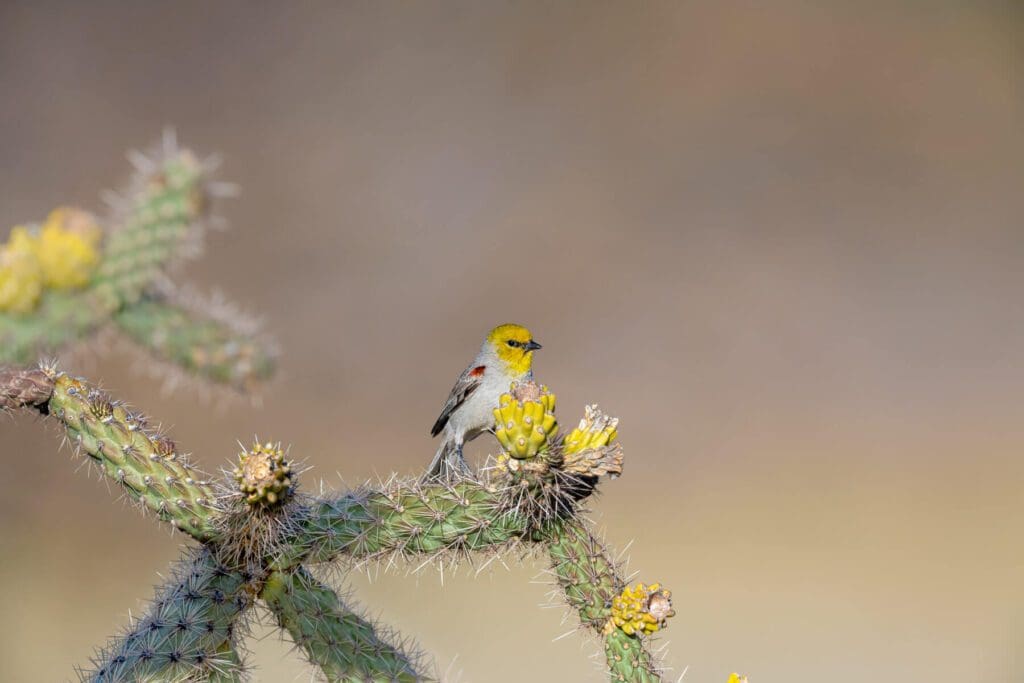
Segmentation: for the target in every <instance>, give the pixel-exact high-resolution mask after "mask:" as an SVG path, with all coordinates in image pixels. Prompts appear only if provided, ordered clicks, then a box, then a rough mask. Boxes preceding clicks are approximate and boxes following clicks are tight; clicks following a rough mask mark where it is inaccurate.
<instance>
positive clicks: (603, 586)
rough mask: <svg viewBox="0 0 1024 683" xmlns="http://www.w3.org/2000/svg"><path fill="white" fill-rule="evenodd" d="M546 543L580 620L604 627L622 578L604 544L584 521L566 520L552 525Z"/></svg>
mask: <svg viewBox="0 0 1024 683" xmlns="http://www.w3.org/2000/svg"><path fill="white" fill-rule="evenodd" d="M547 546H548V555H549V556H550V558H551V565H552V569H553V570H554V573H555V577H556V578H557V579H558V584H559V585H560V586H561V587H562V591H563V592H564V593H565V600H566V602H568V603H569V606H570V607H571V608H573V609H574V610H575V611H576V613H577V614H578V615H579V618H580V623H582V624H584V625H585V626H589V627H591V628H593V629H595V630H601V629H602V628H604V625H605V624H606V623H607V622H608V619H609V617H610V616H611V612H610V610H609V606H610V605H611V604H612V601H613V600H615V598H616V597H618V595H619V593H620V592H621V590H622V579H621V578H620V577H619V575H618V572H617V571H616V568H615V564H614V563H613V562H612V561H611V559H610V558H609V557H608V553H607V551H606V550H605V548H604V545H603V544H602V543H601V541H599V540H598V539H597V538H595V537H594V535H593V534H592V533H591V532H590V530H589V529H587V528H586V526H585V525H584V524H583V522H581V521H578V520H566V521H565V522H563V523H561V524H558V525H556V526H553V527H552V529H551V530H550V532H549V534H548V541H547Z"/></svg>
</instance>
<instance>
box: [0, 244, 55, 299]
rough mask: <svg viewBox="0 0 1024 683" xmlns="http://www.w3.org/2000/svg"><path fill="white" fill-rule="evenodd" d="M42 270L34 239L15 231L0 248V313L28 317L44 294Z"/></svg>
mask: <svg viewBox="0 0 1024 683" xmlns="http://www.w3.org/2000/svg"><path fill="white" fill-rule="evenodd" d="M43 281H44V280H43V269H42V267H41V266H40V265H39V261H38V260H37V259H36V254H35V238H33V237H32V236H31V235H30V234H29V232H28V230H26V229H25V228H21V227H19V228H14V230H12V231H11V237H10V239H9V240H8V242H7V244H6V245H4V246H3V247H2V248H0V311H3V312H8V313H30V312H32V311H33V310H34V309H35V307H36V305H37V304H38V303H39V297H40V296H42V293H43Z"/></svg>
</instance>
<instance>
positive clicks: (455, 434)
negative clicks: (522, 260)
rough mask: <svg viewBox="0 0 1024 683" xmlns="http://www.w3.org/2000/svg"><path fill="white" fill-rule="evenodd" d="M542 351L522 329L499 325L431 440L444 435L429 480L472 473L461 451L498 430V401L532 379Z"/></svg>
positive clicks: (447, 403)
mask: <svg viewBox="0 0 1024 683" xmlns="http://www.w3.org/2000/svg"><path fill="white" fill-rule="evenodd" d="M539 348H541V346H540V344H538V343H537V342H535V341H534V340H533V335H531V334H530V331H529V330H528V329H526V328H525V327H523V326H522V325H514V324H511V323H508V324H505V325H498V326H497V327H495V328H494V329H493V330H491V331H490V333H488V335H487V338H486V339H485V340H484V343H483V346H482V347H480V353H478V354H477V355H476V358H474V359H473V362H472V363H470V364H469V367H467V368H466V369H465V370H463V371H462V374H461V375H459V379H458V380H456V381H455V386H454V387H452V391H451V393H450V394H448V400H447V401H445V404H444V408H442V409H441V416H440V417H438V418H437V422H435V423H434V426H433V428H432V429H431V430H430V435H431V436H437V435H438V434H440V433H441V432H442V431H444V436H443V438H442V441H441V447H440V448H438V449H437V454H436V455H434V459H433V460H432V461H431V463H430V467H429V469H428V470H427V475H426V476H427V478H428V479H440V480H443V481H450V480H451V479H452V478H453V477H455V476H456V475H457V474H465V473H467V472H469V467H468V466H467V465H466V461H465V459H464V458H463V457H462V446H463V444H464V443H466V442H467V441H472V440H473V439H475V438H476V437H478V436H480V435H481V434H483V433H484V432H486V431H489V430H491V429H492V428H493V427H494V413H493V411H494V409H495V408H497V407H498V398H500V397H501V395H502V394H504V393H507V392H508V390H509V386H510V385H511V384H512V382H522V381H524V380H528V379H532V378H533V352H534V351H536V350H537V349H539Z"/></svg>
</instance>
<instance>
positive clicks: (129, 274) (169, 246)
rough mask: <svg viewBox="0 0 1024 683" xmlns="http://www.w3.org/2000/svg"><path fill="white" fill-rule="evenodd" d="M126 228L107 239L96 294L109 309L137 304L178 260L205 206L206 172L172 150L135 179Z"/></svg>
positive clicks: (189, 157)
mask: <svg viewBox="0 0 1024 683" xmlns="http://www.w3.org/2000/svg"><path fill="white" fill-rule="evenodd" d="M134 184H135V188H134V190H135V191H134V192H133V194H132V195H131V196H130V197H129V198H128V202H129V205H128V207H127V213H126V215H125V216H124V219H123V222H122V224H121V225H120V226H119V227H118V229H117V230H115V231H114V232H113V233H112V234H111V235H110V236H109V237H108V239H107V243H106V247H105V249H104V253H103V261H102V263H101V264H100V267H99V270H98V271H97V273H96V276H95V278H94V281H93V291H94V292H95V294H96V295H97V296H98V297H99V299H100V300H101V301H102V302H103V304H104V306H105V308H106V310H108V311H109V312H111V313H112V312H114V311H117V310H118V309H120V308H121V307H122V306H125V305H130V304H134V303H137V302H138V301H139V299H141V298H142V295H143V293H144V292H145V291H146V289H148V288H149V287H150V286H151V285H152V284H153V282H154V280H156V278H157V277H158V276H159V275H160V274H161V273H162V272H163V271H164V269H165V268H166V267H167V265H168V264H169V263H170V262H171V260H172V259H173V258H174V257H175V256H177V255H179V253H180V252H181V250H182V248H183V247H184V246H185V245H186V243H187V240H188V239H189V237H190V235H192V234H193V233H194V231H195V230H196V226H197V224H198V223H199V221H200V220H201V219H202V218H203V212H204V210H205V207H206V205H207V195H206V189H205V169H204V168H203V165H202V164H201V163H200V162H199V161H198V160H197V159H196V157H195V156H194V155H193V154H192V153H191V152H189V151H188V150H182V151H173V152H172V153H171V154H170V155H169V156H167V158H165V159H164V160H163V161H162V162H161V163H160V164H159V167H158V168H157V169H156V170H154V171H153V172H152V173H149V174H145V175H141V176H139V177H138V178H136V180H135V183H134Z"/></svg>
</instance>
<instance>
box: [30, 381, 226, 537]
mask: <svg viewBox="0 0 1024 683" xmlns="http://www.w3.org/2000/svg"><path fill="white" fill-rule="evenodd" d="M54 381H55V385H54V391H53V396H52V397H51V398H50V401H49V410H50V414H51V415H53V416H55V417H56V418H57V419H59V420H60V421H61V422H63V423H64V426H65V427H66V429H67V433H68V437H69V438H70V439H71V440H72V442H73V443H75V444H77V445H78V446H79V447H80V448H81V450H82V451H83V452H85V453H86V454H87V455H88V456H90V457H91V458H92V459H93V460H94V461H95V462H96V463H97V464H98V465H99V466H100V470H101V471H102V472H103V474H105V475H106V476H108V477H110V478H111V479H113V480H114V481H115V482H117V483H118V484H120V485H121V487H122V488H123V490H124V491H125V492H126V493H127V494H128V495H129V496H130V497H131V498H133V499H135V500H137V501H139V502H140V503H142V504H143V505H144V506H145V507H146V508H147V509H150V510H152V511H154V512H156V513H157V515H158V516H159V517H160V519H162V520H164V521H166V522H169V523H170V524H172V525H173V526H174V527H175V528H177V529H180V530H181V531H184V532H185V533H187V534H189V535H191V536H193V537H194V538H196V539H197V540H200V541H207V540H210V539H211V538H213V536H214V531H213V526H212V518H213V514H214V511H213V508H212V501H213V495H214V492H213V488H212V487H211V486H210V484H209V482H207V481H206V475H204V474H203V473H202V472H200V471H198V470H196V469H193V468H192V466H191V465H189V464H188V462H187V460H186V459H185V457H184V456H183V455H181V454H180V453H178V452H177V449H176V447H175V445H174V442H173V441H171V440H170V439H168V438H166V437H159V436H154V435H151V434H149V433H147V431H146V429H145V423H144V422H143V421H142V420H141V419H140V418H139V417H138V416H136V415H133V414H132V413H130V412H129V411H127V410H126V409H125V408H124V406H122V405H120V404H117V403H115V402H113V401H111V400H110V399H109V398H108V397H107V396H106V395H105V394H103V393H102V392H100V391H98V390H96V389H93V388H91V387H89V386H87V385H85V384H83V383H82V382H80V381H78V380H76V379H73V378H71V377H68V376H67V375H58V376H57V377H56V378H55V380H54Z"/></svg>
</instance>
